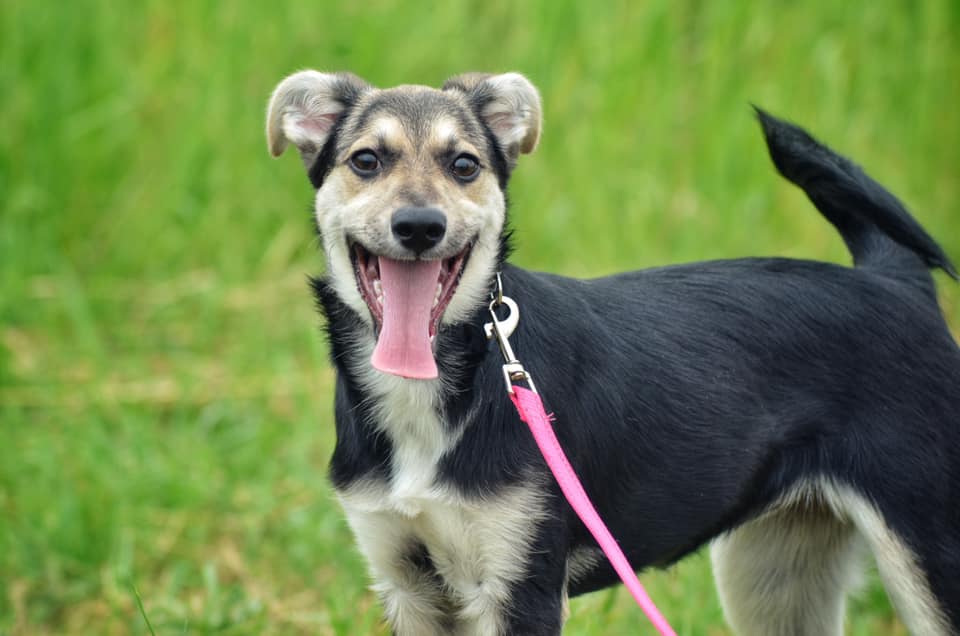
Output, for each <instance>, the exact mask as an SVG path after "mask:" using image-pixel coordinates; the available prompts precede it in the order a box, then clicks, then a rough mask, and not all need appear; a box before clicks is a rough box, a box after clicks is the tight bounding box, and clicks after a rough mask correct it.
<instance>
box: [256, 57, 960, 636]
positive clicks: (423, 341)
mask: <svg viewBox="0 0 960 636" xmlns="http://www.w3.org/2000/svg"><path fill="white" fill-rule="evenodd" d="M759 118H760V122H761V124H762V126H763V129H764V132H765V134H766V138H767V143H768V146H769V149H770V153H771V156H772V158H773V161H774V163H775V164H776V166H777V168H778V169H779V170H780V172H781V173H782V174H783V175H784V176H786V177H787V178H788V179H790V180H791V181H793V182H794V183H796V184H798V185H799V186H800V187H802V188H803V189H804V190H805V191H806V193H807V195H808V196H809V197H810V198H811V199H812V201H813V202H814V204H815V205H816V206H817V207H818V208H819V210H820V211H821V212H822V213H823V214H824V216H826V217H827V219H828V220H829V221H830V222H831V223H832V224H833V225H834V226H835V227H836V228H837V229H838V230H839V231H840V233H841V235H842V236H843V238H844V240H845V241H846V243H847V245H848V246H849V248H850V251H851V252H852V254H853V259H854V262H855V267H853V268H847V267H839V266H836V265H831V264H826V263H819V262H810V261H799V260H787V259H778V258H762V259H741V260H731V261H720V262H707V263H695V264H688V265H680V266H674V267H663V268H658V269H652V270H647V271H640V272H634V273H629V274H621V275H618V276H612V277H609V278H602V279H597V280H589V281H582V280H573V279H568V278H562V277H559V276H553V275H550V274H541V273H534V272H529V271H525V270H522V269H519V268H516V267H513V266H511V265H509V264H508V263H507V262H506V255H507V253H508V241H507V238H508V236H509V233H508V232H507V231H506V229H505V228H506V215H507V206H506V187H507V180H508V178H509V176H510V173H511V171H512V170H513V168H514V165H515V163H516V161H517V158H518V156H519V155H520V154H521V153H529V152H531V151H532V150H533V149H534V148H535V147H536V145H537V141H538V138H539V135H540V126H541V119H540V98H539V96H538V94H537V91H536V89H535V88H534V87H533V86H532V85H531V84H530V83H529V82H528V81H527V80H526V79H525V78H524V77H522V76H520V75H517V74H512V73H511V74H505V75H480V74H469V75H463V76H459V77H454V78H452V79H450V80H449V81H447V82H446V83H445V84H444V85H443V87H442V88H441V89H439V90H438V89H433V88H427V87H421V86H399V87H396V88H391V89H387V90H380V89H376V88H374V87H372V86H370V85H368V84H367V83H365V82H364V81H362V80H360V79H359V78H357V77H355V76H352V75H349V74H324V73H318V72H314V71H304V72H301V73H297V74H295V75H293V76H291V77H288V78H287V79H285V80H284V81H283V82H282V83H281V84H280V85H279V86H278V87H277V89H276V91H275V92H274V94H273V97H272V99H271V101H270V106H269V113H268V120H267V138H268V142H269V147H270V151H271V152H272V153H273V154H274V155H279V154H280V153H282V152H283V150H284V148H285V146H286V145H287V144H288V143H292V144H294V145H295V146H296V147H297V148H298V149H299V151H300V155H301V157H302V159H303V163H304V165H305V166H306V169H307V174H308V175H309V178H310V180H311V182H312V183H313V186H314V187H315V188H316V223H317V226H318V228H319V231H320V234H321V236H322V241H323V246H324V250H325V252H326V257H327V273H326V275H325V276H324V277H323V278H322V279H319V280H316V281H315V284H314V287H315V291H316V294H317V297H318V299H319V303H320V306H321V308H322V310H323V312H324V314H325V315H326V318H327V329H328V331H329V338H330V346H331V353H332V357H333V362H334V364H335V365H336V368H337V372H338V373H337V392H336V429H337V446H336V450H335V451H334V455H333V460H332V465H331V469H330V475H331V478H332V480H333V484H334V486H335V488H336V491H337V493H338V494H339V497H340V499H341V501H342V503H343V507H344V509H345V511H346V514H347V518H348V519H349V522H350V526H351V528H352V529H353V531H354V533H355V535H356V539H357V542H358V544H359V546H360V549H361V551H362V552H363V554H364V555H365V557H366V559H367V561H368V562H369V565H370V570H371V572H372V576H373V579H374V581H375V585H374V589H375V590H376V592H377V593H378V594H379V596H380V598H381V600H382V602H383V606H384V609H385V612H386V616H387V620H388V621H389V623H390V625H391V627H392V628H393V630H394V631H395V632H396V633H397V634H404V635H408V634H409V635H416V636H424V635H429V634H448V633H454V634H484V635H485V634H557V633H559V632H560V630H561V627H562V622H563V616H564V607H565V603H566V598H567V595H568V594H569V595H576V594H582V593H584V592H589V591H591V590H596V589H598V588H602V587H604V586H608V585H612V584H614V583H616V582H617V578H616V576H615V574H614V573H613V571H612V569H611V568H610V566H609V565H608V563H607V562H606V561H605V560H604V558H603V557H602V555H601V553H600V552H599V550H598V548H597V546H596V544H595V543H594V542H593V540H592V539H591V538H590V537H589V536H588V534H587V532H586V530H585V528H584V527H583V525H582V524H581V523H580V522H579V521H578V520H577V519H576V517H575V516H574V514H573V512H572V510H571V509H570V507H569V506H568V505H567V504H566V503H565V501H564V500H563V498H562V497H561V496H560V494H559V492H558V489H557V487H556V485H555V484H554V483H553V481H552V479H551V477H550V475H549V473H548V472H547V469H546V467H545V464H544V462H543V460H542V459H541V457H540V455H539V453H538V452H537V449H536V447H535V445H534V443H533V441H532V439H531V437H530V434H529V432H528V431H527V429H526V427H525V426H524V425H523V424H522V423H521V422H520V421H519V420H518V418H517V416H516V414H515V412H514V410H513V407H512V405H511V404H510V403H509V401H508V400H507V396H506V395H505V392H504V387H503V380H502V376H501V373H500V365H501V362H502V361H501V359H500V356H499V353H498V352H497V350H496V348H495V347H494V346H492V345H490V344H489V343H487V341H486V340H485V338H484V336H483V334H482V331H481V326H482V323H483V322H484V320H485V315H484V309H485V307H486V305H487V302H488V298H489V294H490V292H491V290H492V289H493V286H494V281H495V278H496V273H497V272H498V271H499V272H502V279H503V288H504V290H505V292H506V293H507V294H508V295H510V296H511V297H512V298H514V299H515V300H516V301H517V303H518V304H519V306H520V309H521V313H522V318H521V320H520V325H519V328H518V329H517V331H516V333H515V334H514V336H513V338H512V341H513V345H514V349H516V350H517V352H518V354H519V355H520V357H521V359H522V360H523V361H524V362H525V364H526V367H527V368H528V369H530V370H531V372H532V373H533V374H534V376H535V377H536V378H537V381H538V384H539V385H540V387H541V389H542V391H543V393H544V399H545V402H546V404H547V407H548V408H549V409H550V410H551V411H553V412H554V413H555V414H556V429H557V434H558V436H559V437H560V440H561V441H562V443H563V445H564V447H565V448H566V449H567V453H568V454H569V455H570V458H571V461H572V463H573V465H574V466H575V467H576V469H577V470H578V472H579V473H580V476H581V478H582V479H583V482H584V485H585V487H586V490H587V492H588V493H589V494H590V495H591V496H592V498H593V500H594V502H595V503H596V506H597V508H598V510H599V512H600V513H601V515H602V516H603V517H604V518H605V519H606V521H607V523H608V524H609V526H610V529H611V531H612V532H613V534H614V535H615V536H616V537H617V538H618V539H619V541H620V543H621V545H622V546H623V547H624V549H625V551H626V553H627V554H628V556H629V557H630V559H631V561H632V563H633V564H634V565H635V566H636V567H647V566H651V565H653V566H663V565H666V564H669V563H672V562H674V561H676V560H677V559H679V558H681V557H683V556H684V555H685V554H688V553H689V552H691V551H693V550H696V549H697V548H698V547H700V546H701V545H703V544H704V543H705V542H708V541H710V540H713V544H712V554H713V562H714V566H715V574H716V579H717V582H718V586H719V589H720V595H721V599H722V602H723V606H724V609H725V611H726V615H727V618H728V620H729V622H730V623H731V624H732V625H733V626H734V628H735V630H736V631H737V633H739V634H758V635H763V636H771V635H776V634H791V635H801V634H809V635H817V636H822V635H825V634H839V633H841V632H842V626H843V614H844V599H845V595H846V592H847V591H848V589H849V588H850V586H851V585H853V584H854V582H855V579H856V578H857V575H858V572H859V566H858V554H859V552H861V550H860V547H861V545H863V546H866V547H868V548H869V549H870V550H871V551H872V553H873V555H874V556H875V558H876V560H877V563H878V565H879V570H880V574H881V576H882V578H883V581H884V583H885V585H886V588H887V591H888V592H889V594H890V597H891V599H892V601H893V603H894V605H895V606H896V608H897V610H898V611H899V613H900V616H901V617H902V619H903V621H904V622H905V623H906V625H907V626H908V628H909V629H910V630H911V632H913V633H915V634H923V635H927V634H929V635H940V634H957V633H960V349H958V347H957V345H956V344H955V342H954V341H953V339H952V338H951V335H950V333H949V331H948V329H947V326H946V324H945V322H944V319H943V317H942V316H941V313H940V310H939V308H938V305H937V299H936V295H935V289H934V284H933V280H932V279H931V276H930V273H929V271H928V269H929V268H936V267H939V268H942V269H944V270H946V271H947V272H949V273H951V274H953V273H954V270H953V267H952V265H951V264H950V262H949V260H948V259H947V257H946V256H945V255H944V254H943V252H942V251H941V249H940V248H939V247H938V246H937V245H936V243H935V242H934V241H933V240H932V239H931V238H930V237H929V236H928V235H927V233H926V232H925V231H924V230H923V229H922V228H921V227H920V226H919V225H918V224H917V223H916V221H914V219H913V218H911V217H910V215H909V214H908V213H907V212H906V210H905V209H904V208H903V207H902V206H901V204H900V203H899V202H898V201H897V200H896V199H895V198H894V197H893V196H892V195H890V194H889V193H888V192H886V191H885V190H884V189H883V188H881V187H880V186H879V185H878V184H877V183H875V182H874V181H872V180H871V179H870V178H869V177H867V176H866V175H865V174H864V173H863V172H861V171H860V169H859V168H857V167H856V166H855V165H854V164H852V163H851V162H849V161H847V160H846V159H844V158H842V157H839V156H837V155H835V154H834V153H832V152H831V151H830V150H828V149H827V148H825V147H823V146H822V145H820V144H819V143H817V142H816V141H815V140H813V139H812V138H811V137H810V136H808V135H807V134H806V133H805V132H803V131H802V130H800V129H799V128H796V127H794V126H792V125H789V124H787V123H784V122H781V121H779V120H777V119H774V118H773V117H770V116H768V115H766V114H764V113H762V112H760V113H759ZM640 620H641V619H640V617H639V616H638V621H640Z"/></svg>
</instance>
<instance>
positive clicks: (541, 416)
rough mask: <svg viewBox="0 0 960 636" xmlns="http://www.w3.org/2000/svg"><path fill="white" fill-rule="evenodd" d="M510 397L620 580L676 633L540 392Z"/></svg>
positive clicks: (665, 633) (521, 391)
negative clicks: (606, 519) (600, 508)
mask: <svg viewBox="0 0 960 636" xmlns="http://www.w3.org/2000/svg"><path fill="white" fill-rule="evenodd" d="M510 400H511V401H512V402H513V404H514V406H516V407H517V412H518V413H520V419H522V420H523V421H524V422H526V423H527V426H529V427H530V432H531V433H533V439H534V440H535V441H536V442H537V446H538V447H540V452H541V453H542V454H543V458H544V459H545V460H546V462H547V466H549V467H550V472H552V473H553V476H554V477H555V478H556V480H557V483H558V484H559V485H560V490H561V491H562V492H563V496H564V497H566V498H567V501H568V502H569V503H570V506H571V507H572V508H573V510H574V512H576V513H577V516H578V517H580V520H581V521H583V523H584V525H585V526H587V529H588V530H589V531H590V534H592V535H593V538H594V539H596V540H597V543H598V544H599V545H600V548H601V549H602V550H603V553H604V554H605V555H607V558H608V559H609V560H610V563H611V564H612V565H613V569H614V570H616V571H617V574H618V575H620V580H622V581H623V584H624V585H626V586H627V589H628V590H630V594H631V595H632V596H633V598H634V600H635V601H636V602H637V605H639V606H640V609H642V610H643V612H644V614H646V615H647V618H649V619H650V622H651V623H653V626H654V627H655V628H656V629H657V631H658V632H660V634H662V636H676V633H675V632H674V631H673V629H672V628H671V627H670V624H669V623H668V622H667V619H665V618H664V617H663V614H661V613H660V610H659V609H657V606H656V605H655V604H654V602H653V600H652V599H651V598H650V595H649V594H647V591H646V590H645V589H643V585H642V584H641V583H640V579H638V578H637V575H636V574H635V573H634V570H633V568H632V567H631V566H630V562H629V561H627V557H626V556H625V555H624V554H623V550H621V549H620V545H619V544H618V543H617V540H616V539H614V538H613V535H612V534H610V530H608V529H607V526H606V524H604V523H603V519H601V518H600V515H599V514H597V510H596V509H595V508H594V507H593V503H592V502H591V501H590V498H589V497H588V496H587V493H586V492H585V491H584V490H583V486H582V485H581V484H580V480H579V479H577V474H576V472H574V470H573V467H572V466H571V465H570V462H569V460H567V456H566V454H564V452H563V448H561V447H560V441H559V440H558V439H557V436H556V434H555V433H554V432H553V426H551V424H550V421H551V418H550V416H548V415H547V413H546V411H545V410H544V408H543V402H542V401H541V400H540V396H539V395H537V394H536V393H534V392H533V391H531V390H530V389H526V388H524V387H522V386H516V385H514V386H513V393H511V394H510Z"/></svg>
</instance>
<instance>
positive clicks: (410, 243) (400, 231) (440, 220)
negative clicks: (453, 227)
mask: <svg viewBox="0 0 960 636" xmlns="http://www.w3.org/2000/svg"><path fill="white" fill-rule="evenodd" d="M390 224H391V227H392V229H393V235H394V236H395V237H397V240H398V241H400V245H403V246H404V247H406V248H407V249H410V250H413V251H414V252H415V253H416V254H417V256H420V254H422V253H423V252H425V251H427V250H428V249H430V248H431V247H433V246H434V245H436V244H437V243H439V242H440V241H441V240H442V239H443V235H444V234H445V233H446V231H447V217H446V216H444V214H443V212H441V211H440V210H438V209H436V208H400V209H399V210H397V211H396V212H394V213H393V218H392V219H391V220H390Z"/></svg>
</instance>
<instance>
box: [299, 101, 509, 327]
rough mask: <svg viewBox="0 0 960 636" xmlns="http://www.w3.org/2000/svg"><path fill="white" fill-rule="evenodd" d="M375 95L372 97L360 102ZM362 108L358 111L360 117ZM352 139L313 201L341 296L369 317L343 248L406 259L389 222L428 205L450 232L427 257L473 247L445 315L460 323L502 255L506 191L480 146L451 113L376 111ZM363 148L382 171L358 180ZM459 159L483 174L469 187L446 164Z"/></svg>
mask: <svg viewBox="0 0 960 636" xmlns="http://www.w3.org/2000/svg"><path fill="white" fill-rule="evenodd" d="M422 90H431V89H422V88H419V87H401V88H398V89H391V91H383V93H388V92H404V93H406V92H414V91H422ZM376 97H377V95H376V94H373V95H371V96H370V97H369V98H368V99H367V100H365V102H369V101H372V100H373V99H375V98H376ZM363 105H364V104H363V103H362V104H361V105H360V106H359V107H358V110H361V112H362V108H363ZM355 120H356V118H354V121H349V120H348V122H347V125H348V126H350V125H351V124H356V121H355ZM418 128H420V129H419V130H418ZM422 128H425V130H422ZM417 133H421V134H422V136H419V135H418V134H417ZM349 136H350V137H351V142H350V143H349V144H347V145H345V146H344V147H343V148H342V149H341V150H340V151H339V152H338V153H337V157H336V165H335V166H334V168H333V170H332V171H331V172H330V174H329V175H328V176H327V179H326V181H325V183H324V186H323V187H322V188H321V189H320V190H319V191H318V192H317V199H316V215H317V223H318V225H319V227H320V228H321V233H322V235H323V237H324V248H325V251H326V253H327V255H328V258H329V261H330V262H329V266H330V269H331V271H332V272H333V273H334V276H332V279H333V280H334V281H336V283H335V284H339V285H341V286H342V287H343V289H338V291H339V292H340V296H341V297H342V298H344V299H345V300H346V301H347V302H348V303H349V304H351V305H352V306H353V307H354V309H356V310H357V312H358V313H359V314H360V315H361V316H364V317H365V318H366V317H369V312H367V311H366V309H365V306H364V304H363V301H362V299H361V298H360V296H359V294H358V293H357V292H356V290H355V289H354V288H352V285H353V282H352V281H353V274H352V264H351V262H350V255H349V253H348V251H347V244H348V243H349V242H354V241H355V242H358V243H360V244H361V245H363V246H364V248H365V249H366V250H368V251H369V252H371V253H373V254H376V255H378V256H388V257H393V258H409V255H408V253H407V251H406V250H404V249H403V248H402V246H400V245H399V243H398V242H397V241H396V239H395V238H394V236H393V234H392V231H391V217H392V215H393V214H394V212H396V211H397V210H398V209H400V208H402V207H407V206H412V207H431V208H436V209H438V210H440V211H442V212H443V214H444V215H445V216H446V220H447V231H446V234H445V236H444V239H443V241H442V242H441V243H440V244H439V245H437V247H435V248H433V249H432V250H431V251H430V253H429V254H428V256H429V257H432V258H451V257H453V256H455V255H457V254H459V253H460V252H462V251H463V250H464V249H465V248H466V247H467V245H468V244H470V245H472V252H471V257H470V260H469V261H468V263H467V267H466V269H465V270H464V273H463V277H462V278H461V283H460V288H459V289H458V291H457V293H456V294H455V296H454V298H453V300H452V301H451V303H450V305H449V306H448V307H447V311H446V312H445V313H444V316H443V322H444V323H450V322H456V321H459V320H462V319H463V318H465V317H466V316H467V315H468V314H469V313H470V311H471V310H472V309H473V308H475V307H476V305H477V304H478V303H479V302H482V301H483V298H484V296H485V294H486V292H487V289H486V286H487V282H486V281H487V280H488V279H489V276H490V274H491V273H492V271H491V269H490V268H491V267H492V265H493V264H494V262H495V259H496V255H497V253H498V250H499V240H500V233H501V230H502V228H503V221H504V215H505V212H506V206H505V202H504V197H503V192H502V191H501V190H500V187H499V183H498V181H497V176H496V175H495V173H494V171H493V170H492V167H491V166H489V165H488V161H487V160H486V159H485V154H486V152H485V149H483V148H480V147H477V145H476V144H474V143H473V142H472V141H471V139H470V136H469V135H468V134H466V133H465V131H464V130H463V129H462V127H461V125H460V123H459V122H458V121H457V120H456V119H455V118H454V117H450V116H440V117H437V118H436V119H433V120H431V121H428V122H422V121H421V122H416V124H415V125H411V122H404V121H401V119H400V118H398V117H397V116H395V115H393V114H389V113H386V114H377V115H376V116H373V117H370V118H369V119H368V120H367V121H365V122H364V123H363V126H362V127H359V128H354V129H352V130H351V131H350V132H349ZM367 149H369V150H373V151H374V152H375V153H376V154H377V155H378V156H381V157H382V160H383V161H384V169H383V172H382V173H381V174H380V175H378V176H376V177H373V178H364V177H361V176H358V175H357V174H356V173H355V172H354V171H353V170H352V169H351V168H350V165H349V161H350V158H351V157H352V156H353V155H354V153H356V152H358V151H360V150H367ZM460 154H469V155H472V156H474V157H477V158H478V159H479V160H480V163H481V170H480V174H479V175H478V177H477V178H476V179H475V180H473V181H471V182H468V183H463V182H460V181H458V180H457V179H455V178H454V177H453V175H452V174H451V172H450V163H451V162H452V161H453V160H454V159H455V158H456V157H457V156H459V155H460Z"/></svg>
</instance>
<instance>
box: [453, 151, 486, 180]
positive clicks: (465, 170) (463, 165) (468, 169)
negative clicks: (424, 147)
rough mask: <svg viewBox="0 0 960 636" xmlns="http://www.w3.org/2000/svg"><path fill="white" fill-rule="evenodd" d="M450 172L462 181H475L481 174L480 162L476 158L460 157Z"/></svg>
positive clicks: (454, 161) (454, 162)
mask: <svg viewBox="0 0 960 636" xmlns="http://www.w3.org/2000/svg"><path fill="white" fill-rule="evenodd" d="M450 172H452V173H453V176H455V177H456V178H457V179H458V180H460V181H463V182H467V181H473V180H474V179H476V178H477V175H478V174H480V162H479V161H477V158H476V157H472V156H470V155H460V156H459V157H457V158H456V159H454V160H453V164H451V165H450Z"/></svg>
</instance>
